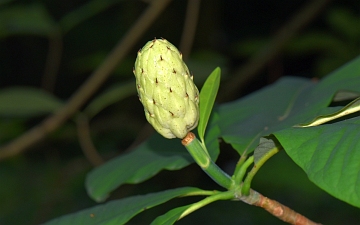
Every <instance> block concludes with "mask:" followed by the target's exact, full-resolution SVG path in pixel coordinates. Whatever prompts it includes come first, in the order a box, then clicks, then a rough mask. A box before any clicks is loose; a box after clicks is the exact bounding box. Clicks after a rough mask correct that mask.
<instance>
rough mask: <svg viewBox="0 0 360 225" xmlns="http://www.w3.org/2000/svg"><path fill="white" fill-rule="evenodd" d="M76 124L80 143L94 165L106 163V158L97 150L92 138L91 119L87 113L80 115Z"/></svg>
mask: <svg viewBox="0 0 360 225" xmlns="http://www.w3.org/2000/svg"><path fill="white" fill-rule="evenodd" d="M76 126H77V133H78V137H79V143H80V146H81V149H82V151H83V153H84V155H85V157H86V158H87V159H88V160H89V162H90V163H91V164H92V165H93V166H100V165H101V164H103V163H104V160H103V158H102V157H101V155H100V154H99V153H98V152H97V149H96V147H95V145H94V143H93V142H92V140H91V135H90V126H89V120H88V119H87V117H86V116H85V115H79V116H78V117H77V119H76Z"/></svg>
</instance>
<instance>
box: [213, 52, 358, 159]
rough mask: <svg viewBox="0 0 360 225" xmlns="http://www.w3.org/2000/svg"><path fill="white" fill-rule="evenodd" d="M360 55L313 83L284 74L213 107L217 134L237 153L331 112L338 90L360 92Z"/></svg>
mask: <svg viewBox="0 0 360 225" xmlns="http://www.w3.org/2000/svg"><path fill="white" fill-rule="evenodd" d="M359 73H360V57H357V58H356V59H354V60H353V61H351V62H350V63H348V64H346V65H345V66H343V67H341V68H340V69H338V70H336V71H334V72H333V73H332V74H330V75H329V76H327V77H326V78H325V79H323V80H321V81H320V82H318V83H316V82H313V81H311V80H308V79H302V78H296V77H284V78H282V79H280V80H279V81H277V82H276V83H274V84H272V85H270V86H268V87H265V88H263V89H261V90H259V91H257V92H255V93H253V94H250V95H248V96H246V97H244V98H242V99H240V100H237V101H234V102H230V103H226V104H222V105H221V106H219V107H217V108H216V114H217V115H218V118H217V119H213V120H212V121H211V122H210V124H209V125H210V126H215V127H218V129H219V136H218V137H215V136H211V137H210V136H209V137H208V138H210V139H212V140H215V139H217V138H219V137H221V138H222V139H223V140H224V141H225V142H227V143H229V144H231V145H232V146H233V147H234V148H235V149H236V150H237V151H238V152H239V154H242V153H243V152H244V151H246V152H247V153H251V152H252V151H253V150H254V149H255V148H256V145H257V143H258V141H259V138H260V137H262V136H267V135H270V134H271V133H273V132H276V131H279V130H282V129H287V128H290V127H292V126H294V125H296V124H299V123H304V122H307V121H309V120H311V119H313V118H315V117H316V116H319V115H324V114H325V115H326V114H331V113H334V112H336V111H337V110H339V107H328V106H329V104H330V103H331V102H332V99H333V96H334V95H335V93H336V92H337V91H339V90H347V91H352V92H360V79H359V75H358V74H359Z"/></svg>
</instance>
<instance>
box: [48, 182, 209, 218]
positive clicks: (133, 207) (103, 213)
mask: <svg viewBox="0 0 360 225" xmlns="http://www.w3.org/2000/svg"><path fill="white" fill-rule="evenodd" d="M198 192H202V190H201V189H198V188H192V187H183V188H177V189H172V190H167V191H162V192H157V193H151V194H147V195H139V196H132V197H128V198H124V199H120V200H115V201H110V202H108V203H106V204H102V205H98V206H95V207H92V208H89V209H85V210H82V211H79V212H77V213H73V214H69V215H66V216H62V217H59V218H57V219H54V220H51V221H49V222H47V223H45V225H69V224H86V225H95V224H96V225H112V224H113V225H121V224H125V223H126V222H128V221H129V220H130V219H131V218H133V217H134V216H136V215H137V214H139V213H141V212H142V211H144V210H146V209H149V208H152V207H154V206H157V205H160V204H162V203H164V202H166V201H168V200H170V199H173V198H176V197H179V196H184V195H196V194H197V193H198Z"/></svg>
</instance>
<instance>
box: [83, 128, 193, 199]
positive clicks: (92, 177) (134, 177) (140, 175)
mask: <svg viewBox="0 0 360 225" xmlns="http://www.w3.org/2000/svg"><path fill="white" fill-rule="evenodd" d="M192 162H193V159H192V158H191V156H190V155H189V153H188V152H187V151H186V149H185V147H184V146H182V145H181V144H180V141H179V140H175V139H172V140H168V139H165V138H163V137H162V136H160V135H158V134H156V135H154V136H152V137H151V138H150V139H149V140H148V141H146V142H144V143H143V144H141V145H140V146H139V147H137V148H136V149H135V150H133V151H131V152H130V153H127V154H125V155H120V156H118V157H116V158H114V159H112V160H110V161H109V162H107V163H105V164H104V165H102V166H100V167H97V168H95V169H94V170H92V171H91V172H90V173H88V175H87V178H86V189H87V192H88V194H89V196H90V197H91V198H93V199H94V200H95V201H97V202H101V201H104V200H105V199H106V198H107V197H108V195H109V194H110V192H111V191H113V190H115V189H116V188H117V187H119V186H121V185H122V184H125V183H127V184H136V183H140V182H142V181H144V180H147V179H149V178H150V177H152V176H154V175H156V174H157V173H158V172H159V171H161V170H163V169H166V170H177V169H181V168H183V167H185V166H187V165H189V164H190V163H192Z"/></svg>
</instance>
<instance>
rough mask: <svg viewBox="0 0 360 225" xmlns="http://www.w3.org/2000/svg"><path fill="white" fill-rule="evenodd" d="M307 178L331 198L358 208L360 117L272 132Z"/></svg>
mask: <svg viewBox="0 0 360 225" xmlns="http://www.w3.org/2000/svg"><path fill="white" fill-rule="evenodd" d="M275 136H276V137H277V138H278V140H279V142H280V143H281V145H282V146H283V147H284V149H285V151H286V152H287V154H288V155H289V156H290V157H291V158H292V159H293V160H294V161H295V162H296V163H297V164H298V165H299V166H300V167H301V168H302V169H303V170H304V171H305V172H306V174H307V175H308V176H309V179H310V180H312V181H313V182H314V183H315V184H316V185H318V186H319V187H321V188H322V189H324V190H325V191H327V192H328V193H330V194H331V195H333V196H335V197H337V198H339V199H341V200H343V201H345V202H347V203H350V204H352V205H354V206H357V207H360V176H359V173H360V141H359V137H360V118H353V119H349V120H345V121H341V122H338V123H334V124H326V125H321V126H317V127H309V128H290V129H286V130H282V131H278V132H275Z"/></svg>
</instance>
